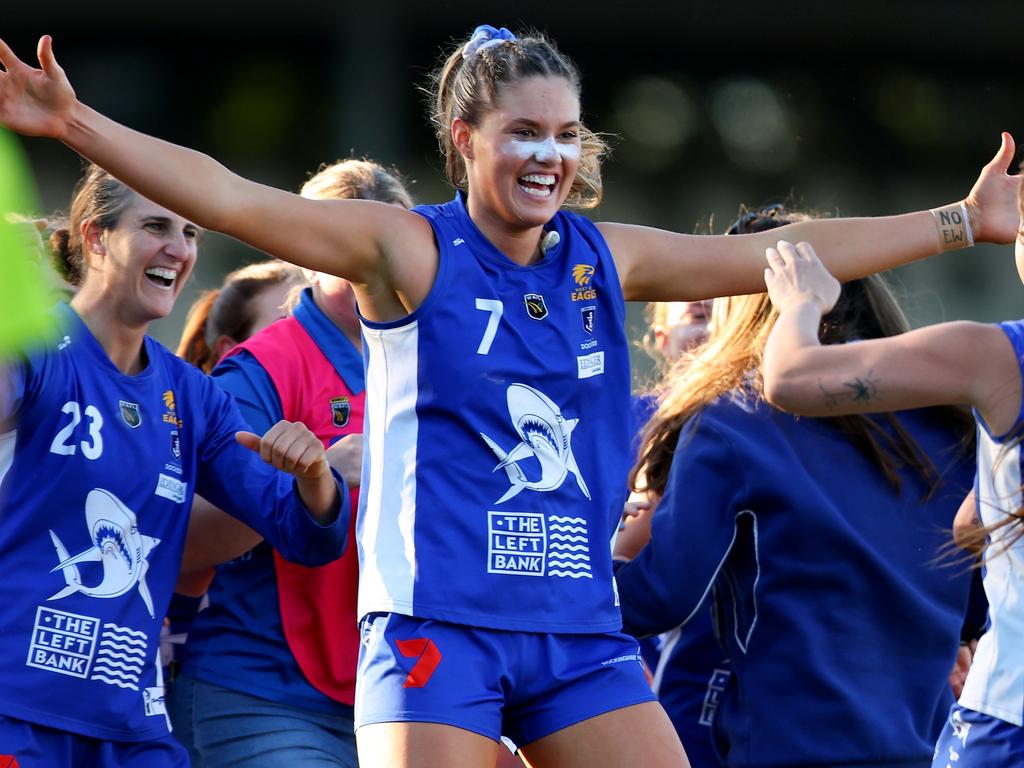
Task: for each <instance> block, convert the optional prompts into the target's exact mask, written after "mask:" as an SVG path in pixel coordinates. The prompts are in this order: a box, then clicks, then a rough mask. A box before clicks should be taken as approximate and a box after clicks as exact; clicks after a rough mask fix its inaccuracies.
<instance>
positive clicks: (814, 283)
mask: <svg viewBox="0 0 1024 768" xmlns="http://www.w3.org/2000/svg"><path fill="white" fill-rule="evenodd" d="M764 275H765V281H766V282H767V285H768V293H769V295H770V296H771V299H772V303H773V304H774V305H775V308H776V309H777V310H778V312H779V318H778V320H777V321H776V323H775V326H774V328H772V331H771V334H770V336H769V337H768V344H767V346H766V348H765V355H764V363H763V365H762V373H763V375H764V392H765V398H766V399H767V400H768V401H769V402H770V403H771V404H772V405H774V406H776V407H777V408H781V409H782V410H784V411H790V412H793V413H799V414H802V415H805V416H839V415H842V414H850V413H878V412H882V411H897V410H904V409H909V408H923V407H928V406H935V405H946V404H960V405H972V406H974V407H976V408H977V409H978V410H979V411H980V412H981V414H982V416H983V417H984V418H985V420H986V421H987V422H988V424H989V426H990V427H991V428H992V429H993V430H994V431H996V432H997V433H1000V432H1002V431H1005V430H1006V429H1009V428H1011V427H1012V426H1013V424H1014V422H1015V421H1016V418H1017V415H1018V412H1019V410H1020V402H1021V381H1020V374H1019V372H1018V367H1017V361H1016V355H1015V354H1014V352H1013V347H1012V345H1011V343H1010V340H1009V339H1008V338H1007V337H1006V335H1005V334H1004V333H1003V332H1002V331H1001V330H1000V329H999V328H998V327H996V326H993V325H986V324H981V323H970V322H954V323H942V324H940V325H932V326H927V327H925V328H919V329H917V330H914V331H910V332H909V333H904V334H901V335H899V336H892V337H889V338H884V339H871V340H867V341H857V342H851V343H848V344H833V345H828V346H823V345H822V344H821V343H820V342H819V340H818V326H819V324H820V322H821V317H822V315H823V314H825V313H827V312H828V311H829V310H831V308H832V306H833V305H834V304H835V302H836V300H837V299H838V297H839V283H838V282H837V281H836V280H835V278H833V277H832V276H831V275H830V274H829V273H828V271H827V270H826V269H825V268H824V266H823V265H822V263H821V262H820V261H819V260H818V258H817V256H816V255H815V252H814V249H813V248H811V246H810V245H809V244H807V243H800V244H798V245H796V246H793V245H791V244H790V243H784V242H783V243H779V248H778V249H777V250H776V249H774V248H769V249H768V269H766V270H765V271H764Z"/></svg>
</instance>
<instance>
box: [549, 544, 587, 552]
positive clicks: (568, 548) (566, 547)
mask: <svg viewBox="0 0 1024 768" xmlns="http://www.w3.org/2000/svg"><path fill="white" fill-rule="evenodd" d="M550 550H551V551H552V552H587V551H588V550H587V548H586V547H585V546H584V545H583V544H552V545H551V547H550Z"/></svg>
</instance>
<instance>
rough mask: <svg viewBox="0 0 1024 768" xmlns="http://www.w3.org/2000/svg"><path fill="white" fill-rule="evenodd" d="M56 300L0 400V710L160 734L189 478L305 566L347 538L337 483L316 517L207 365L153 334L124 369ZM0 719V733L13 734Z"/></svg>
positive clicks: (129, 735) (137, 738)
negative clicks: (253, 446) (334, 505)
mask: <svg viewBox="0 0 1024 768" xmlns="http://www.w3.org/2000/svg"><path fill="white" fill-rule="evenodd" d="M58 311H59V314H60V320H61V323H62V326H63V334H62V339H61V340H60V341H59V343H57V344H55V345H53V346H52V347H49V348H47V349H44V350H41V351H39V352H38V353H36V354H34V355H32V356H31V357H30V358H28V359H27V360H25V361H23V362H22V363H20V364H15V365H13V366H11V367H10V368H9V369H8V372H7V382H6V388H5V411H6V413H5V414H0V415H5V416H10V417H13V418H14V419H15V420H16V424H17V431H16V432H14V433H12V434H10V435H8V436H7V438H6V439H5V441H4V450H3V451H0V457H2V460H0V478H2V484H0V494H2V495H0V499H2V510H3V518H4V520H3V526H2V528H0V566H2V567H3V570H4V573H5V574H6V578H4V579H3V581H2V583H0V626H2V627H3V628H4V631H3V633H2V634H0V679H3V680H4V691H3V693H2V695H0V715H3V716H5V718H6V721H7V722H8V723H9V724H11V723H14V721H23V722H25V723H30V724H38V725H40V726H45V727H46V728H51V729H58V730H60V731H67V732H71V733H73V734H79V735H81V736H84V737H88V738H91V739H95V740H101V741H104V740H106V741H116V742H141V741H145V740H151V739H161V738H163V737H166V736H167V734H168V731H169V724H168V721H167V718H166V714H165V707H164V698H163V683H162V679H161V674H160V665H159V658H158V635H159V630H160V625H161V622H162V619H163V617H164V615H165V612H166V609H167V604H168V601H169V598H170V595H171V592H172V590H173V587H174V584H175V582H176V580H177V577H178V569H179V565H180V561H181V553H182V547H183V545H184V538H185V531H186V527H187V523H188V513H189V510H190V508H191V501H192V495H193V493H197V492H198V493H201V494H202V495H203V496H205V497H206V498H208V499H209V500H210V501H211V502H213V503H214V504H216V505H217V506H219V507H221V508H222V509H225V510H227V511H229V512H231V513H232V514H235V515H237V516H238V517H239V518H240V519H242V520H243V521H245V522H246V523H247V524H248V525H250V526H251V527H253V528H254V529H255V530H257V531H259V532H260V533H262V534H263V535H264V536H266V537H267V538H268V539H270V540H271V541H274V542H275V543H276V545H277V546H278V547H279V548H280V549H281V550H282V551H283V552H286V553H287V554H288V556H289V557H291V558H293V559H297V560H300V561H302V562H305V563H307V564H310V565H314V564H319V563H323V562H327V561H329V560H332V559H334V558H335V557H337V556H338V554H339V553H340V552H341V550H342V549H343V548H344V543H345V538H346V533H347V524H348V520H349V514H348V506H347V504H345V502H346V500H347V493H345V491H344V489H343V488H342V489H341V497H342V501H343V506H342V508H341V511H340V515H339V518H338V520H337V521H336V522H335V523H334V524H333V525H331V526H329V527H322V526H320V525H319V524H317V523H316V522H315V521H314V520H313V519H312V518H311V517H310V516H309V514H308V512H307V511H306V510H305V508H304V507H303V505H302V504H301V502H300V501H299V499H298V496H297V494H295V493H294V482H293V478H292V477H291V476H290V475H286V474H284V473H281V472H278V471H277V470H274V469H273V468H272V467H270V466H268V465H267V464H265V463H264V462H263V461H261V460H260V459H259V457H258V456H257V455H256V454H254V453H253V452H251V451H249V450H248V449H246V448H243V447H242V446H240V445H239V444H238V443H237V442H236V440H235V432H236V431H237V430H239V429H245V428H246V427H245V424H244V422H243V421H242V419H241V417H240V415H239V413H238V410H237V408H236V406H235V405H234V403H233V402H232V401H231V399H230V398H229V397H228V396H227V395H226V394H224V393H223V392H221V391H220V390H219V389H218V388H217V387H216V385H215V384H214V383H213V382H212V380H210V379H209V378H208V377H206V376H204V375H203V374H202V373H200V372H199V371H198V370H196V369H195V368H193V367H192V366H190V365H188V364H186V363H183V362H182V361H180V360H179V359H177V358H176V357H175V356H174V355H172V354H171V353H170V352H168V351H167V350H166V349H164V348H163V347H162V346H160V345H159V344H158V343H157V342H156V341H154V340H153V339H151V338H149V337H146V339H145V342H144V344H145V348H144V349H145V357H146V359H147V363H146V367H145V369H144V370H143V371H142V372H141V373H139V374H138V375H135V376H126V375H124V374H123V373H121V372H120V371H119V370H118V369H117V368H116V367H115V366H114V365H113V363H112V362H111V361H110V359H109V358H108V357H107V356H106V354H105V352H104V350H103V348H102V347H101V346H100V344H99V342H98V341H97V340H96V339H95V338H94V337H93V336H92V334H91V333H90V332H89V330H88V328H87V327H86V326H85V324H84V323H83V322H82V321H81V320H80V319H79V317H78V316H77V315H76V314H75V313H74V312H73V311H72V310H71V309H70V308H69V307H67V306H65V305H61V306H60V307H59V310H58ZM5 718H0V736H3V737H4V738H3V739H0V742H4V739H13V738H14V737H13V736H11V733H12V731H8V730H5V726H4V723H3V722H2V721H4V720H5ZM12 727H13V725H12ZM9 746H11V744H10V741H9V740H8V741H6V742H4V743H3V751H8V752H10V751H12V749H9ZM14 753H15V756H16V757H17V756H18V754H17V751H14ZM25 761H26V762H30V761H29V760H28V756H26V757H25Z"/></svg>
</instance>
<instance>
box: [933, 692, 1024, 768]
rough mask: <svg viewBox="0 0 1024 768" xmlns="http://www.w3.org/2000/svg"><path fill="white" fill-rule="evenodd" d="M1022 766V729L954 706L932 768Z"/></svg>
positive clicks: (989, 716) (936, 746)
mask: <svg viewBox="0 0 1024 768" xmlns="http://www.w3.org/2000/svg"><path fill="white" fill-rule="evenodd" d="M1011 765H1024V728H1022V727H1020V726H1019V725H1014V724H1013V723H1008V722H1006V721H1005V720H1000V719H999V718H998V717H992V716H991V715H985V714H982V713H981V712H975V711H974V710H973V709H967V708H966V707H961V706H960V705H959V704H954V705H953V706H952V707H951V708H950V710H949V718H948V719H947V720H946V726H945V728H943V729H942V735H941V736H939V740H938V742H936V744H935V759H934V760H933V761H932V768H996V766H1011Z"/></svg>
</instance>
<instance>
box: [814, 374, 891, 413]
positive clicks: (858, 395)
mask: <svg viewBox="0 0 1024 768" xmlns="http://www.w3.org/2000/svg"><path fill="white" fill-rule="evenodd" d="M873 373H874V369H871V370H869V371H868V372H867V374H866V375H864V376H856V377H854V378H853V379H851V380H850V381H844V382H843V388H842V389H841V390H838V391H834V392H832V391H829V390H827V389H825V385H824V384H822V383H821V379H818V389H820V390H821V394H822V395H824V396H825V407H826V408H839V407H841V406H842V405H844V404H846V403H867V402H870V401H872V400H879V399H881V398H880V397H879V394H878V379H875V378H873V377H872V374H873Z"/></svg>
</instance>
